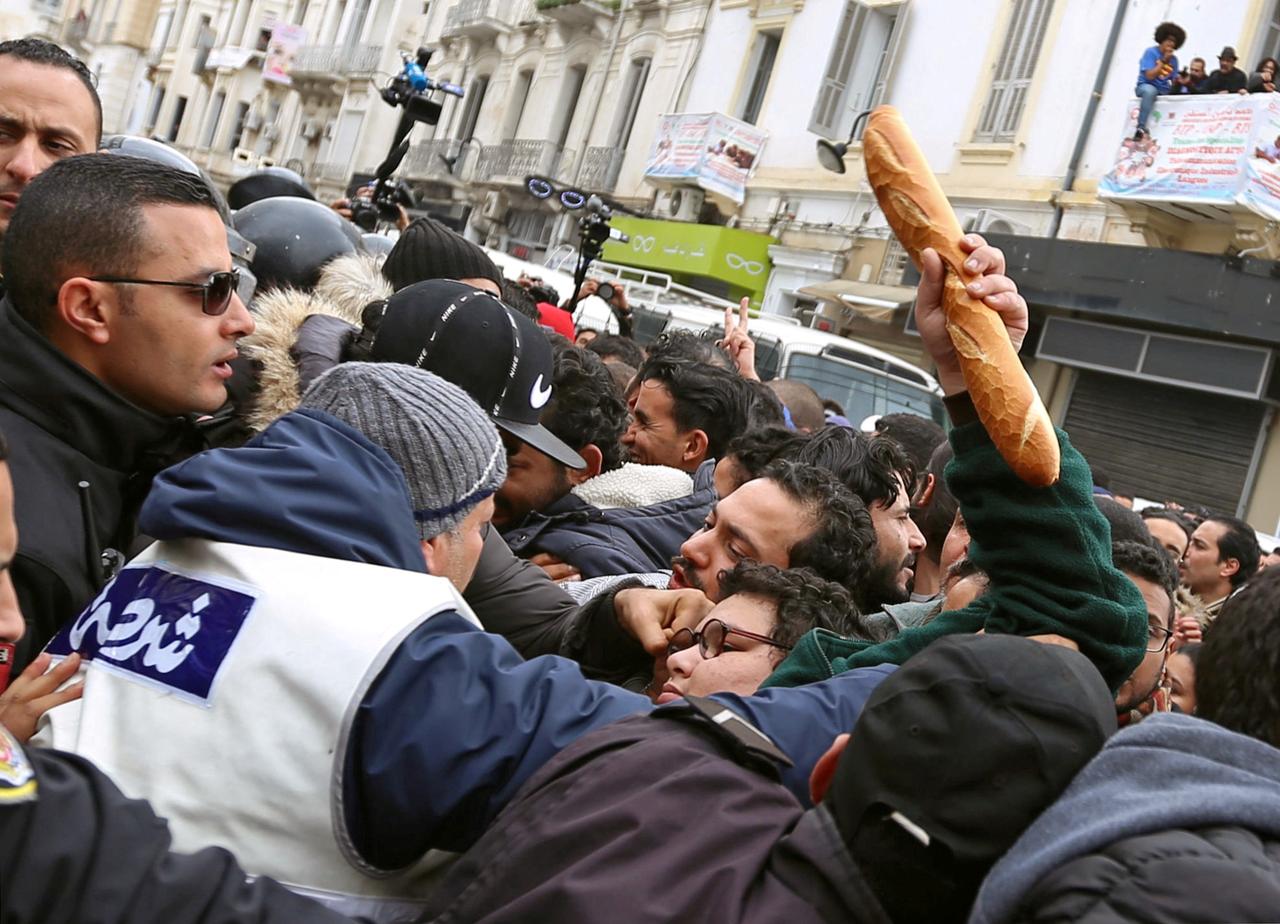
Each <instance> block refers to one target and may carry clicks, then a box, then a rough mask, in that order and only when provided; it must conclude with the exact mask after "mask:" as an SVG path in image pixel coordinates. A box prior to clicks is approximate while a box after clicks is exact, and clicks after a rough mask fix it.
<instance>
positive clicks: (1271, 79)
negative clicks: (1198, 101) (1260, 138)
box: [1133, 22, 1280, 141]
mask: <svg viewBox="0 0 1280 924" xmlns="http://www.w3.org/2000/svg"><path fill="white" fill-rule="evenodd" d="M1155 40H1156V43H1155V44H1154V45H1152V46H1151V47H1150V48H1148V49H1147V50H1146V51H1144V52H1143V53H1142V58H1141V59H1140V60H1139V61H1138V83H1137V86H1136V87H1135V89H1134V92H1135V93H1136V94H1137V97H1138V128H1137V131H1136V132H1135V133H1134V136H1133V140H1134V141H1142V140H1143V139H1145V138H1146V137H1147V120H1148V119H1149V118H1150V117H1151V111H1152V110H1153V109H1154V108H1155V105H1156V99H1157V98H1158V97H1161V96H1169V95H1174V96H1186V95H1191V94H1209V93H1212V94H1219V93H1238V94H1242V95H1248V94H1250V93H1275V92H1276V70H1277V67H1280V65H1277V63H1276V59H1275V58H1272V57H1270V56H1268V57H1265V58H1263V59H1262V60H1261V61H1259V62H1258V66H1257V67H1255V68H1254V69H1253V72H1252V73H1251V74H1246V73H1245V72H1244V71H1243V70H1241V69H1240V68H1239V67H1237V66H1236V62H1237V61H1238V60H1239V58H1238V57H1237V55H1236V50H1235V48H1233V47H1232V46H1230V45H1225V46H1223V48H1222V51H1220V52H1219V53H1218V66H1217V67H1216V68H1215V69H1214V70H1213V71H1207V70H1206V69H1205V68H1206V64H1205V59H1204V58H1199V57H1196V58H1192V59H1191V62H1190V64H1189V65H1188V66H1187V67H1180V66H1179V63H1178V56H1177V55H1176V54H1175V52H1176V51H1177V50H1178V49H1179V48H1181V47H1182V46H1183V45H1184V44H1185V43H1186V41H1187V33H1186V30H1185V29H1183V28H1182V27H1181V26H1179V25H1178V24H1177V23H1174V22H1162V23H1160V25H1158V26H1156V34H1155Z"/></svg>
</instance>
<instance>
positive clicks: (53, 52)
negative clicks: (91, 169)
mask: <svg viewBox="0 0 1280 924" xmlns="http://www.w3.org/2000/svg"><path fill="white" fill-rule="evenodd" d="M5 55H8V56H9V57H11V58H17V59H18V60H20V61H29V62H30V63H32V64H43V65H45V66H46V67H61V68H64V69H66V70H69V71H71V73H73V74H75V75H76V77H78V78H80V82H81V83H82V84H84V88H85V89H86V90H88V91H89V98H90V99H92V100H93V110H94V112H95V113H97V116H98V126H97V132H98V133H97V135H96V136H94V139H93V143H94V147H97V146H98V145H100V144H102V100H101V99H99V98H98V79H97V78H96V77H94V76H93V72H92V71H91V70H89V67H88V65H87V64H85V63H84V62H83V61H81V60H80V59H79V58H77V57H76V56H75V55H72V54H68V53H67V52H66V51H65V50H64V49H63V48H61V47H59V46H57V45H55V44H54V43H53V42H46V41H45V40H44V39H38V38H31V37H28V38H20V39H12V40H10V41H8V42H0V57H4V56H5Z"/></svg>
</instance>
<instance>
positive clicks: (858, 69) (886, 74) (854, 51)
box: [809, 0, 907, 139]
mask: <svg viewBox="0 0 1280 924" xmlns="http://www.w3.org/2000/svg"><path fill="white" fill-rule="evenodd" d="M906 22H907V4H906V3H895V4H884V3H881V4H876V5H874V6H873V5H871V4H868V3H864V2H862V0H845V5H844V9H843V11H842V12H841V14H840V21H839V24H838V27H837V29H836V33H835V40H834V44H832V46H831V57H830V58H829V59H828V60H827V69H826V70H825V71H824V72H823V75H822V83H821V84H820V85H819V86H818V98H817V100H816V101H815V102H814V106H813V115H812V116H810V119H809V131H811V132H814V133H815V134H818V135H823V136H825V137H828V138H840V139H843V138H846V137H848V135H849V131H850V129H852V128H853V123H854V120H855V119H857V117H858V113H860V112H863V111H865V110H868V109H872V108H874V107H876V106H878V105H880V104H881V103H882V102H884V101H885V96H886V93H887V90H888V84H889V78H890V76H891V75H892V73H893V65H894V61H895V59H896V58H897V53H898V48H899V46H900V45H901V43H902V36H903V34H904V32H905V27H906ZM860 132H861V126H859V133H860ZM859 137H860V134H859Z"/></svg>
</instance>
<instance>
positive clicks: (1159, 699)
mask: <svg viewBox="0 0 1280 924" xmlns="http://www.w3.org/2000/svg"><path fill="white" fill-rule="evenodd" d="M1111 561H1112V564H1113V565H1115V567H1116V568H1117V569H1119V570H1120V571H1121V572H1122V573H1123V574H1124V576H1125V577H1127V578H1128V579H1129V580H1130V581H1132V582H1133V584H1134V586H1135V587H1137V588H1138V590H1139V591H1141V593H1142V599H1143V601H1144V602H1145V603H1146V605H1147V650H1146V652H1145V653H1144V654H1143V656H1142V661H1141V662H1139V664H1138V667H1137V668H1136V669H1135V670H1134V672H1133V673H1132V674H1131V675H1130V676H1129V679H1128V680H1126V681H1125V682H1124V683H1123V684H1121V685H1120V690H1119V691H1118V692H1117V693H1116V721H1117V723H1118V724H1119V725H1120V726H1121V727H1124V726H1126V725H1131V724H1133V723H1134V722H1137V721H1139V720H1140V719H1142V718H1143V717H1145V716H1148V715H1151V714H1152V713H1155V712H1168V711H1169V710H1170V707H1171V705H1172V700H1171V699H1170V698H1169V690H1168V686H1167V682H1166V680H1165V673H1164V667H1165V662H1166V661H1167V660H1168V659H1169V639H1170V637H1171V636H1172V635H1173V618H1174V610H1173V596H1174V593H1175V592H1176V591H1177V588H1178V571H1177V569H1176V568H1175V567H1174V565H1173V562H1172V561H1171V560H1170V559H1169V556H1168V555H1166V554H1165V552H1164V550H1163V549H1161V548H1159V547H1157V546H1155V545H1146V544H1144V543H1141V542H1115V543H1112V546H1111Z"/></svg>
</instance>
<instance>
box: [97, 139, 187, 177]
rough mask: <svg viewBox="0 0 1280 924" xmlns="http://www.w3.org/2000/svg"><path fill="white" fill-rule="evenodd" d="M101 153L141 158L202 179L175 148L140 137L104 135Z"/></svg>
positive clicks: (185, 157)
mask: <svg viewBox="0 0 1280 924" xmlns="http://www.w3.org/2000/svg"><path fill="white" fill-rule="evenodd" d="M102 151H103V153H105V154H128V155H129V156H130V157H142V158H144V159H146V160H153V161H155V162H156V163H158V164H164V165H165V166H167V167H175V168H177V169H178V170H181V171H182V172H183V173H191V174H194V175H196V176H198V177H201V178H204V174H203V173H201V172H200V168H199V167H197V166H196V165H195V162H194V161H193V160H192V159H191V158H190V157H188V156H187V155H185V154H183V153H182V152H181V151H179V150H178V149H177V148H171V147H169V145H167V144H165V143H164V142H163V141H155V140H153V139H151V138H143V137H142V136H141V135H104V136H103V138H102Z"/></svg>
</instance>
